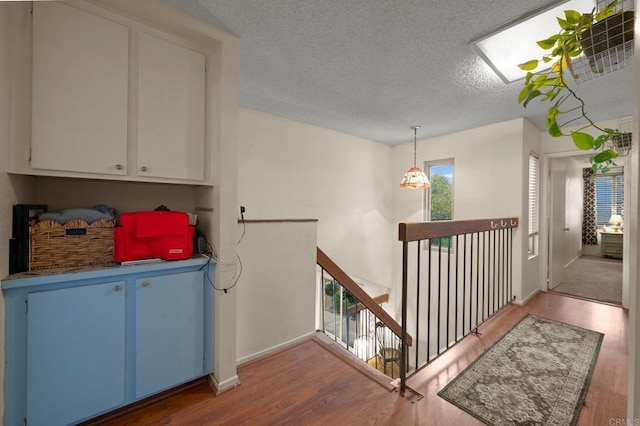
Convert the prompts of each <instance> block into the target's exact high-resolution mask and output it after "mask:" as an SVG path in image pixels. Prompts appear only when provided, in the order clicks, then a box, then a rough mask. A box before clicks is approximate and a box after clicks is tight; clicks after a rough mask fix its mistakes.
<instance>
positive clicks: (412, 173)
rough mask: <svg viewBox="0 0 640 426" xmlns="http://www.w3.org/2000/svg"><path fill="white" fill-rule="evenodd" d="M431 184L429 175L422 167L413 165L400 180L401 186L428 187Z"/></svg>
mask: <svg viewBox="0 0 640 426" xmlns="http://www.w3.org/2000/svg"><path fill="white" fill-rule="evenodd" d="M429 186H431V184H430V183H429V179H427V175H425V174H424V172H423V171H422V170H420V167H412V168H410V169H409V170H407V172H406V173H405V174H404V176H403V177H402V182H400V187H401V188H428V187H429Z"/></svg>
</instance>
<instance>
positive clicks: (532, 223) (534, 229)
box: [529, 153, 539, 235]
mask: <svg viewBox="0 0 640 426" xmlns="http://www.w3.org/2000/svg"><path fill="white" fill-rule="evenodd" d="M538 163H539V160H538V156H537V155H536V154H534V153H530V154H529V235H533V234H537V233H538Z"/></svg>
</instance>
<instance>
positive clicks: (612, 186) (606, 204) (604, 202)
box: [594, 174, 624, 225]
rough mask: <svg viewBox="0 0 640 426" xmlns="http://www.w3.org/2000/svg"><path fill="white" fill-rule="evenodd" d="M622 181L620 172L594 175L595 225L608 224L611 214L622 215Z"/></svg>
mask: <svg viewBox="0 0 640 426" xmlns="http://www.w3.org/2000/svg"><path fill="white" fill-rule="evenodd" d="M623 181H624V176H623V175H622V174H615V175H610V174H607V175H605V176H596V177H595V180H594V185H595V187H596V224H597V225H608V224H609V219H610V218H611V215H614V214H619V215H621V216H624V195H623V194H624V184H623Z"/></svg>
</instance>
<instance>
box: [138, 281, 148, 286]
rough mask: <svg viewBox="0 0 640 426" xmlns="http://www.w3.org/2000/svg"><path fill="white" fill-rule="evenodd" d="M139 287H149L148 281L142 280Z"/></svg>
mask: <svg viewBox="0 0 640 426" xmlns="http://www.w3.org/2000/svg"><path fill="white" fill-rule="evenodd" d="M140 287H149V283H148V282H146V281H143V282H142V284H140Z"/></svg>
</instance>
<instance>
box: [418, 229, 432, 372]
mask: <svg viewBox="0 0 640 426" xmlns="http://www.w3.org/2000/svg"><path fill="white" fill-rule="evenodd" d="M427 247H429V251H428V252H427V253H428V255H429V258H428V260H429V262H428V263H427V265H428V266H427V364H428V363H429V353H430V349H431V240H430V239H428V240H427ZM416 344H417V343H416Z"/></svg>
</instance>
